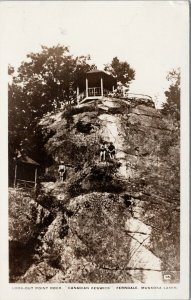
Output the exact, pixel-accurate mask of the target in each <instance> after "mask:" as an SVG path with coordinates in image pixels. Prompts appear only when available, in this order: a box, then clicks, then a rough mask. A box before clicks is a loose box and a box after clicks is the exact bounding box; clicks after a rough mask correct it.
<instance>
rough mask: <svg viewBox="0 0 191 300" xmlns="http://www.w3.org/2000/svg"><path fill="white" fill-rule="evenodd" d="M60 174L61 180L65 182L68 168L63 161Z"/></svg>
mask: <svg viewBox="0 0 191 300" xmlns="http://www.w3.org/2000/svg"><path fill="white" fill-rule="evenodd" d="M58 172H59V175H60V180H61V181H64V179H65V178H66V166H65V164H64V162H63V161H61V162H60V164H59V167H58Z"/></svg>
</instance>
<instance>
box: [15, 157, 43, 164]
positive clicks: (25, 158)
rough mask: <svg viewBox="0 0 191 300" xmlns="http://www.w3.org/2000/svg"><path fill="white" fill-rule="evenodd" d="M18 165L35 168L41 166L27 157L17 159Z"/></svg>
mask: <svg viewBox="0 0 191 300" xmlns="http://www.w3.org/2000/svg"><path fill="white" fill-rule="evenodd" d="M17 163H23V164H29V165H34V166H40V164H39V163H37V162H36V161H34V160H33V159H32V158H30V157H29V156H27V155H23V156H21V157H19V158H18V159H17Z"/></svg>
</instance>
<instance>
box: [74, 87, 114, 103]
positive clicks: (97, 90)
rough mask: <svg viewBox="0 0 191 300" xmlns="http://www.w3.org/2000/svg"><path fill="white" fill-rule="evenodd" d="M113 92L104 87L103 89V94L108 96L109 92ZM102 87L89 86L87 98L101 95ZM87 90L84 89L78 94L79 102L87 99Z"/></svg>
mask: <svg viewBox="0 0 191 300" xmlns="http://www.w3.org/2000/svg"><path fill="white" fill-rule="evenodd" d="M109 93H111V91H109V90H106V89H104V90H103V96H105V97H107V96H108V94H109ZM101 96H102V94H101V87H92V88H88V97H87V98H91V97H101ZM87 98H86V91H83V92H82V93H80V94H79V95H78V98H77V103H82V102H85V101H86V99H87Z"/></svg>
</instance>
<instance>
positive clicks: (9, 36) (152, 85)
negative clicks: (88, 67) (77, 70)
mask: <svg viewBox="0 0 191 300" xmlns="http://www.w3.org/2000/svg"><path fill="white" fill-rule="evenodd" d="M0 5H2V2H1V3H0ZM3 5H4V13H3V15H1V19H0V25H1V28H3V37H2V38H1V39H2V41H3V44H4V49H6V59H7V61H8V62H9V63H10V64H11V65H13V66H16V67H17V66H19V64H20V63H21V61H23V60H25V58H26V54H27V53H29V52H36V51H39V50H40V48H41V45H45V46H53V45H57V44H58V43H59V44H63V45H65V46H69V47H70V51H71V53H73V54H74V55H86V54H90V55H91V58H92V61H93V62H94V63H95V64H96V65H97V66H98V68H99V69H103V67H104V64H106V63H108V62H110V61H111V60H112V58H113V57H115V56H117V57H118V58H119V59H120V60H126V61H127V62H128V63H130V65H131V66H132V67H133V68H134V69H135V71H136V78H135V80H134V81H133V82H132V84H131V87H130V91H131V92H134V93H144V94H148V95H151V96H152V97H154V96H158V100H159V102H161V101H162V100H164V90H165V89H166V88H167V86H168V83H167V80H166V75H167V72H168V71H169V70H171V69H172V68H177V67H181V66H182V65H183V64H184V63H185V61H184V60H185V42H187V40H188V3H187V2H186V1H62V2H60V1H58V2H56V1H55V2H53V1H50V2H44V1H41V2H29V1H26V2H25V1H23V2H6V3H5V2H4V3H3ZM1 22H2V23H1Z"/></svg>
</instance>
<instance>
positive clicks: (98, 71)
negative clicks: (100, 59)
mask: <svg viewBox="0 0 191 300" xmlns="http://www.w3.org/2000/svg"><path fill="white" fill-rule="evenodd" d="M96 73H102V74H105V75H107V76H111V77H113V76H112V75H111V74H108V73H107V72H105V71H102V70H98V69H93V70H91V71H88V72H87V74H96ZM113 78H115V77H113Z"/></svg>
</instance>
